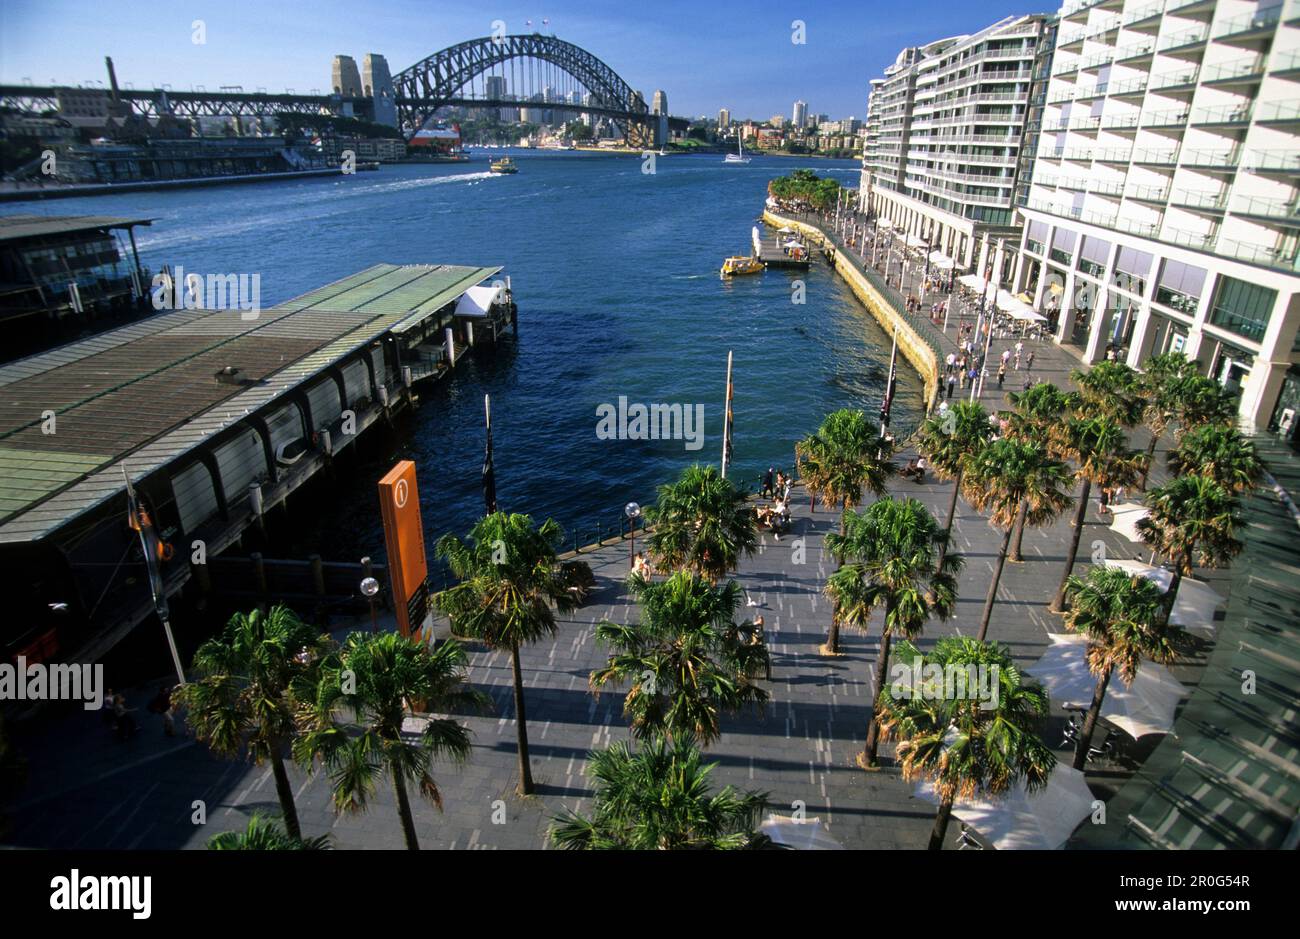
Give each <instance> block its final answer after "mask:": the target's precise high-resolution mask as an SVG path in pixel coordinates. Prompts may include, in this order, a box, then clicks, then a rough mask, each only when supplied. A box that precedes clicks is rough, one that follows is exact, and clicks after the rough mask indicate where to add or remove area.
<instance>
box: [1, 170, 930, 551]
mask: <svg viewBox="0 0 1300 939" xmlns="http://www.w3.org/2000/svg"><path fill="white" fill-rule="evenodd" d="M476 157H477V160H476V162H475V163H473V164H470V165H467V166H424V167H417V166H404V167H383V168H381V169H380V170H379V171H378V172H375V173H362V174H359V175H358V176H356V177H353V178H348V179H337V180H314V181H297V182H294V181H286V182H276V183H265V184H256V185H244V186H225V187H218V188H206V189H190V190H179V191H173V192H156V193H133V194H123V195H117V196H104V197H96V198H85V199H75V200H73V199H69V200H57V201H50V202H45V203H28V204H25V205H22V206H20V207H13V208H12V209H10V210H9V211H23V212H42V213H46V214H59V215H62V214H94V215H119V216H149V217H153V218H155V219H156V221H155V222H154V225H153V227H152V228H150V229H141V230H140V233H139V235H138V236H137V240H138V243H139V247H140V251H141V254H142V259H143V261H144V263H145V264H146V265H147V266H148V267H150V268H151V269H153V270H158V269H159V268H160V267H161V266H162V265H163V264H170V265H173V266H174V265H177V264H182V265H184V266H185V268H186V269H187V270H191V271H197V272H203V273H210V272H221V273H228V272H234V273H250V274H251V273H260V274H261V281H262V304H263V306H269V305H271V304H274V303H277V302H280V301H283V300H286V299H288V298H290V297H293V296H295V295H297V294H301V293H304V292H306V291H308V290H311V289H313V288H315V287H318V286H321V285H322V284H325V283H327V282H329V281H333V280H336V279H338V278H340V277H343V276H346V275H347V274H350V273H353V272H355V271H357V270H360V269H362V268H364V267H366V266H367V265H370V264H374V263H377V262H385V261H386V262H392V263H399V264H407V263H451V264H481V265H497V264H500V265H503V266H504V267H505V272H504V273H506V274H509V275H510V276H511V278H512V281H513V286H514V291H515V298H516V300H517V302H518V304H519V338H518V341H517V343H516V342H515V341H514V340H508V341H507V342H506V343H504V344H503V345H502V346H501V347H500V348H499V349H498V351H497V353H496V354H495V355H494V356H491V357H489V356H487V355H482V356H479V357H478V358H477V359H476V360H471V361H466V362H465V363H464V365H463V367H460V368H458V369H457V370H456V372H455V374H454V376H453V377H452V379H451V380H450V381H444V382H442V383H441V384H440V385H439V386H436V387H432V388H429V389H427V390H426V391H425V393H424V395H423V405H422V407H421V408H420V409H419V411H418V412H417V413H416V415H415V417H414V419H413V420H412V421H410V422H409V423H406V424H403V425H402V430H401V434H400V435H399V438H398V443H397V445H396V446H395V447H394V446H383V447H377V446H373V445H367V444H366V443H363V447H362V451H361V452H362V454H363V459H362V463H361V465H360V467H359V470H358V471H355V472H349V473H344V474H342V475H341V478H340V481H339V483H338V485H337V486H336V487H334V488H333V489H332V490H331V491H330V494H329V496H328V497H326V498H322V500H321V503H322V504H320V505H319V506H313V507H312V511H310V512H308V511H297V510H295V513H294V517H295V520H296V521H297V522H298V523H299V524H300V525H301V526H302V527H301V529H300V530H299V531H295V532H293V533H292V538H293V541H294V546H295V548H296V549H300V550H301V551H302V552H304V553H305V552H306V551H308V550H318V551H321V553H323V554H324V555H325V557H326V558H327V559H337V560H343V559H354V558H356V557H358V556H360V555H362V554H371V555H374V556H376V557H381V556H382V555H383V539H382V533H381V529H380V523H379V520H378V511H377V505H376V496H375V481H376V480H377V479H378V477H379V476H380V475H381V474H382V472H383V471H384V470H386V469H387V467H388V466H389V465H391V462H392V460H393V459H395V458H410V459H413V460H415V461H416V463H417V464H418V468H419V469H418V473H419V481H420V485H421V495H422V498H421V504H422V510H423V516H424V522H425V526H426V528H427V530H428V535H429V538H430V541H432V539H434V538H437V537H438V536H439V535H441V534H442V533H444V532H446V531H459V532H463V531H464V530H466V529H467V528H468V527H469V526H470V525H472V524H473V522H474V520H475V519H476V518H477V517H478V515H479V514H480V513H481V510H482V500H481V495H480V490H479V471H480V467H481V463H482V457H483V432H482V423H483V395H484V393H485V392H486V393H489V394H491V395H492V401H493V425H494V441H495V447H496V467H497V493H498V499H499V502H500V505H501V507H502V508H506V509H509V510H512V511H526V512H529V513H531V514H533V515H534V516H536V517H538V518H541V517H545V516H553V517H555V518H556V519H557V520H559V521H560V522H561V523H562V524H563V525H564V526H565V527H566V528H567V529H569V530H570V532H571V537H572V534H573V533H575V532H574V530H575V529H576V533H577V534H579V535H580V537H581V540H583V541H586V540H590V539H589V537H588V536H589V535H590V534H591V533H592V532H593V531H594V527H595V526H596V524H597V523H603V524H604V526H605V529H606V532H607V533H608V532H609V530H610V529H611V528H612V527H613V526H614V525H615V524H616V521H617V518H618V514H619V512H620V510H621V507H622V506H623V504H624V503H626V502H627V501H628V500H631V499H635V500H637V501H639V502H642V503H648V502H652V501H653V497H654V487H655V486H656V485H658V484H659V483H661V482H664V481H666V480H668V479H670V478H671V477H672V476H674V475H675V474H676V473H677V472H678V471H679V470H680V469H681V468H682V467H684V466H686V465H689V464H690V463H692V462H694V461H707V462H712V463H715V464H716V463H717V461H718V459H719V452H720V449H721V433H722V413H723V412H722V405H723V397H724V389H725V381H726V375H725V372H726V361H727V352H728V350H731V351H732V352H734V356H735V365H734V369H735V383H736V392H735V416H736V426H735V434H734V442H735V463H734V475H735V476H736V477H737V478H739V479H742V480H746V481H748V480H751V479H754V478H756V477H757V476H759V475H761V473H762V472H763V470H764V469H766V467H767V466H768V465H769V464H775V465H777V466H778V467H786V468H787V469H788V468H789V467H791V466H792V464H793V445H794V442H795V441H796V440H797V439H798V438H800V437H801V436H803V435H805V434H807V433H808V432H810V431H811V430H813V429H814V428H815V427H816V426H817V424H818V422H819V421H820V420H821V418H822V416H823V415H824V414H826V412H828V411H830V410H833V409H835V408H839V407H845V406H852V407H861V408H864V409H866V410H867V412H868V415H869V416H872V417H874V415H875V414H876V411H877V409H878V408H879V405H880V395H881V391H882V387H883V383H884V378H885V372H886V370H887V368H888V357H889V339H888V336H887V335H886V334H885V333H884V332H883V331H882V330H881V329H880V328H879V327H878V326H877V325H876V323H875V321H874V320H872V319H871V317H870V315H869V314H868V313H867V312H866V311H865V310H863V309H862V307H861V306H860V304H858V302H857V301H856V300H855V299H854V297H853V295H852V294H851V293H850V292H849V291H848V289H847V288H846V287H845V286H844V285H843V284H842V283H841V282H840V281H839V279H838V278H836V277H835V275H834V274H833V273H832V272H831V271H830V270H829V268H828V267H826V266H825V264H824V263H822V262H821V261H820V260H818V261H816V262H815V263H814V266H813V268H812V270H811V271H810V272H809V273H808V274H805V275H796V274H794V273H793V272H776V271H769V272H766V273H764V274H761V275H757V276H754V277H747V278H740V279H737V280H735V281H733V282H723V281H722V280H720V278H719V277H718V267H719V265H720V263H721V261H722V259H723V258H724V257H725V256H726V255H728V254H743V253H746V252H747V251H748V246H749V232H750V228H751V227H752V225H753V224H754V219H755V217H756V216H757V215H758V214H760V212H761V210H762V206H763V199H764V196H765V192H766V185H767V181H768V180H769V179H771V178H772V177H773V176H776V175H780V174H782V173H788V172H790V171H791V170H794V169H796V168H798V167H801V166H808V167H810V168H812V169H814V170H816V171H817V172H819V173H829V174H831V175H833V176H835V177H836V178H838V179H839V180H841V181H842V182H844V183H845V184H856V179H857V166H856V164H854V163H851V162H848V161H835V162H828V161H801V160H798V159H783V158H770V157H769V158H763V157H757V158H755V159H754V161H753V162H752V163H751V164H750V165H748V166H744V167H727V166H723V165H722V162H721V157H720V156H713V155H709V156H667V157H662V158H659V159H658V160H657V163H656V172H655V173H654V174H653V175H651V174H645V173H643V172H642V171H641V169H642V162H641V160H640V159H639V158H638V157H636V156H631V155H604V154H582V153H551V154H544V153H530V152H526V151H525V152H521V153H517V154H515V159H516V161H517V163H518V164H519V167H520V172H519V173H518V175H515V176H491V175H489V174H488V173H486V172H484V170H486V162H485V160H484V158H483V156H482V154H481V153H480V154H476ZM797 276H803V277H804V279H805V280H806V302H805V303H804V304H803V305H796V304H794V303H792V300H791V298H792V285H793V282H794V280H795V279H796V277H797ZM620 395H622V396H626V398H627V400H628V402H629V403H632V402H641V403H645V404H650V403H652V402H663V403H680V404H682V405H684V406H691V407H692V409H693V407H694V405H695V404H697V403H700V404H703V405H704V414H705V435H704V440H703V447H702V449H700V450H695V451H692V450H688V449H686V447H685V442H684V441H680V440H676V441H629V440H600V439H597V436H596V423H597V416H596V410H597V407H598V406H599V405H601V404H602V403H608V404H612V405H617V402H618V399H619V396H620ZM921 396H922V388H921V383H920V380H919V379H918V378H917V376H916V375H915V374H914V373H912V372H911V370H910V369H907V368H905V367H900V369H899V389H898V398H897V401H896V404H895V417H896V425H895V426H896V427H900V428H909V427H911V426H912V425H914V423H915V422H916V420H917V419H918V417H919V414H920V412H921V407H922V404H921Z"/></svg>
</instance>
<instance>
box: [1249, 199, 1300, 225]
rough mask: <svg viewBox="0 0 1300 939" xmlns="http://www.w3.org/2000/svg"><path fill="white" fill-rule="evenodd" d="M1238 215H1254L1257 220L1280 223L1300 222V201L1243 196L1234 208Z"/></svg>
mask: <svg viewBox="0 0 1300 939" xmlns="http://www.w3.org/2000/svg"><path fill="white" fill-rule="evenodd" d="M1232 211H1233V212H1234V213H1235V214H1237V215H1253V216H1255V217H1256V218H1270V219H1278V220H1280V221H1289V222H1295V221H1300V199H1297V198H1295V197H1292V198H1290V199H1270V198H1265V197H1263V196H1241V197H1239V198H1238V199H1237V201H1236V202H1235V203H1234V204H1233V206H1232Z"/></svg>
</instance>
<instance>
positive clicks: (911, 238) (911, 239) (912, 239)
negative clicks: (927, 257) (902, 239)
mask: <svg viewBox="0 0 1300 939" xmlns="http://www.w3.org/2000/svg"><path fill="white" fill-rule="evenodd" d="M928 245H929V242H927V241H926V240H925V239H924V238H922V237H920V236H919V235H908V236H907V246H908V247H909V248H924V247H927V246H928Z"/></svg>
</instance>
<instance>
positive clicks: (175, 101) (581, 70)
mask: <svg viewBox="0 0 1300 939" xmlns="http://www.w3.org/2000/svg"><path fill="white" fill-rule="evenodd" d="M110 80H111V82H112V88H111V89H104V90H103V91H102V92H100V94H102V95H103V96H105V98H106V99H107V100H108V103H109V104H111V106H112V107H114V108H116V109H117V110H118V113H122V114H126V113H130V114H134V115H136V116H138V117H143V118H145V119H148V120H157V119H159V118H161V117H163V116H165V115H171V116H172V117H176V118H190V119H197V118H200V117H239V118H262V117H267V118H273V117H278V116H281V115H287V114H332V115H339V116H343V115H348V116H354V117H358V118H362V119H365V120H372V121H373V120H377V119H378V120H383V116H384V114H386V113H389V112H395V114H396V123H397V126H398V128H399V129H401V130H402V131H403V133H404V134H405V135H406V136H407V137H408V138H410V137H411V136H413V135H414V134H415V133H416V132H417V131H418V130H419V129H420V128H421V127H423V126H425V124H426V123H428V122H429V121H430V120H431V119H432V118H434V117H435V116H436V115H437V113H438V112H439V110H440V109H442V108H448V107H469V108H481V109H485V110H487V109H496V108H500V109H510V110H519V111H521V112H524V113H525V114H527V113H528V112H530V111H532V110H534V109H537V110H541V109H545V110H562V111H564V112H567V113H576V114H582V113H585V114H592V115H597V116H601V117H604V118H607V119H608V120H609V121H611V122H612V123H613V124H614V125H615V127H617V128H618V129H619V130H620V131H621V133H622V136H623V138H624V139H625V140H626V142H627V143H628V144H629V145H630V146H638V147H639V146H649V145H651V144H652V143H653V142H654V140H655V128H656V126H657V125H658V122H659V116H658V115H655V114H653V113H651V109H650V107H649V106H648V105H647V104H646V101H645V98H644V96H643V95H642V93H641V92H639V91H636V90H634V89H633V88H632V87H631V86H630V85H629V84H628V83H627V82H626V81H624V80H623V79H622V78H621V77H620V76H619V75H618V73H617V72H615V71H614V70H613V69H612V68H610V66H608V65H606V64H605V63H604V62H603V61H601V60H600V59H599V58H597V57H596V56H595V55H593V54H592V53H590V52H588V51H587V50H585V49H583V48H581V47H579V46H576V45H574V44H573V43H570V42H565V41H564V40H562V39H558V38H556V37H555V36H544V35H542V34H540V33H532V34H524V35H500V36H486V37H483V38H480V39H471V40H468V41H466V42H461V43H458V44H456V45H454V46H449V47H448V48H446V49H443V50H442V51H441V52H436V53H434V54H433V55H431V56H428V57H426V58H424V59H421V60H420V61H419V62H417V63H415V64H414V65H412V66H411V67H410V68H407V69H404V70H402V71H401V72H398V73H397V74H396V75H393V76H392V85H391V89H388V88H384V89H375V90H374V93H373V94H370V95H363V94H351V95H349V94H339V93H335V94H328V95H320V94H299V93H295V92H293V91H292V90H286V91H285V92H284V93H275V92H266V91H261V90H259V91H255V92H246V91H244V90H243V89H242V88H241V87H238V86H223V87H222V88H221V89H220V90H218V91H207V90H203V89H199V90H190V91H176V90H172V89H170V88H154V89H134V88H118V87H117V82H116V79H115V78H113V76H112V72H111V69H110ZM88 91H89V93H90V94H92V95H93V94H95V92H94V91H93V90H88V89H86V88H84V87H77V88H72V87H65V86H56V85H46V86H36V85H27V84H23V85H0V113H3V112H8V113H15V112H16V113H25V114H32V115H57V114H59V113H60V111H61V109H63V107H64V103H65V102H66V101H68V100H69V99H77V100H79V101H83V102H84V100H85V96H86V95H87V93H88ZM390 92H391V99H389V98H388V95H389V94H390ZM377 99H379V100H378V101H377ZM669 122H670V125H671V126H672V127H673V129H678V130H680V129H682V128H683V126H684V125H685V123H686V122H685V121H684V120H681V119H677V118H673V119H670V121H669Z"/></svg>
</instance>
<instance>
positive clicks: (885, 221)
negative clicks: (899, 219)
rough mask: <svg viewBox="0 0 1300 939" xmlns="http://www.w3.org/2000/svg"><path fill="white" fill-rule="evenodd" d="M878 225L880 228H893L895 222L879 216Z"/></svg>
mask: <svg viewBox="0 0 1300 939" xmlns="http://www.w3.org/2000/svg"><path fill="white" fill-rule="evenodd" d="M876 227H878V228H893V227H894V223H893V222H891V221H890V220H889V219H887V218H878V219H876Z"/></svg>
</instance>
